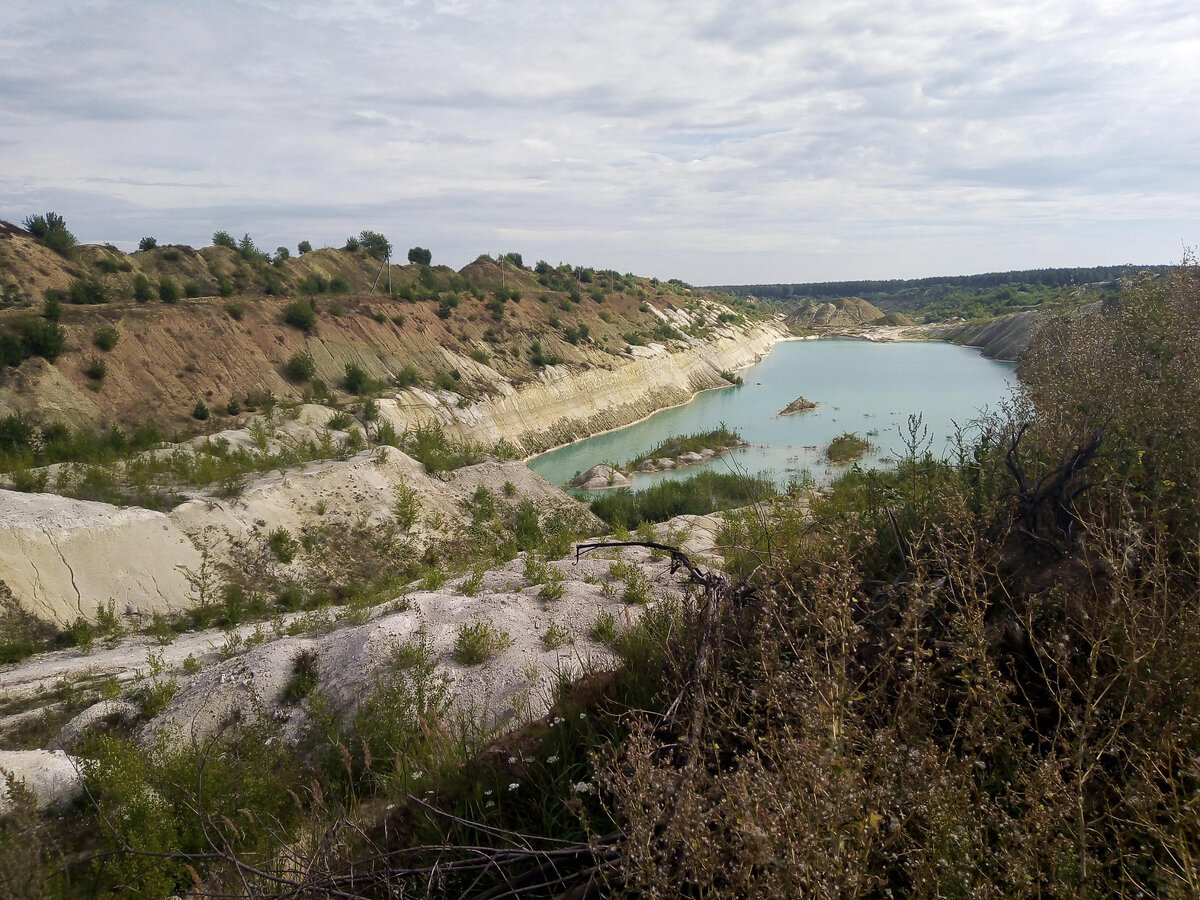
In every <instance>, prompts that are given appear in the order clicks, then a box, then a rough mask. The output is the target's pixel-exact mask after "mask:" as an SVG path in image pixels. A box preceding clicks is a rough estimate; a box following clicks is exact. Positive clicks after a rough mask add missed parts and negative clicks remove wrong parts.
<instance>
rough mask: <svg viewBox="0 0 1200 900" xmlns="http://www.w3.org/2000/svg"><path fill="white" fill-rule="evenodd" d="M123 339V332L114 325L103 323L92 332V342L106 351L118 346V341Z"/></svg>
mask: <svg viewBox="0 0 1200 900" xmlns="http://www.w3.org/2000/svg"><path fill="white" fill-rule="evenodd" d="M120 339H121V332H119V331H117V329H116V327H115V326H113V325H101V326H100V327H99V328H97V329H96V331H95V332H94V333H93V334H92V343H93V344H95V345H96V346H97V347H99V348H100V349H101V350H103V351H105V352H106V353H107V352H108V351H109V350H112V349H113V348H114V347H115V346H117V341H119V340H120Z"/></svg>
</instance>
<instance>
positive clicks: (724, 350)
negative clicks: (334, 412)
mask: <svg viewBox="0 0 1200 900" xmlns="http://www.w3.org/2000/svg"><path fill="white" fill-rule="evenodd" d="M784 336H785V335H784V333H783V331H782V330H780V329H779V328H778V327H777V326H776V325H775V324H774V323H764V324H761V325H757V326H753V327H750V328H746V329H743V330H738V329H732V328H729V329H722V330H721V331H720V332H719V334H718V336H716V337H714V338H710V339H709V340H707V341H704V342H697V343H696V344H694V345H693V346H690V347H687V348H686V349H683V350H676V351H668V350H667V349H666V348H665V347H661V346H652V347H649V348H646V347H642V348H636V349H639V350H644V351H647V352H648V355H647V356H635V357H630V358H627V359H626V360H625V361H623V362H620V363H618V364H617V365H616V366H615V367H614V368H612V369H605V368H588V369H578V368H572V367H569V366H549V367H547V368H546V369H544V370H543V371H542V372H541V374H540V376H539V377H538V379H537V380H535V381H533V382H530V383H528V384H525V385H522V386H520V387H518V388H513V387H511V386H510V385H507V384H503V385H500V386H499V390H500V394H499V396H497V397H493V398H490V399H484V400H481V401H480V402H478V403H474V404H471V405H470V406H468V407H467V408H465V409H459V408H458V407H457V406H456V405H454V404H451V403H447V402H444V401H443V400H441V399H440V398H439V397H437V396H436V395H434V394H432V393H431V392H429V391H424V390H407V391H401V392H400V393H399V394H397V396H396V399H395V400H381V401H380V403H379V409H380V413H381V414H382V415H383V416H384V417H385V418H387V419H389V420H390V421H392V422H393V423H394V424H395V425H396V427H397V428H400V429H403V428H406V427H409V426H411V425H418V424H426V423H430V422H438V423H441V424H442V425H443V426H444V427H445V428H446V430H447V431H448V432H449V433H451V434H453V435H455V436H456V437H458V438H459V439H462V440H467V441H472V442H476V443H482V444H495V443H497V442H499V441H501V440H505V441H508V442H510V443H512V444H515V445H516V446H517V447H519V448H520V449H522V450H523V451H525V452H526V453H536V452H538V451H539V450H545V449H548V448H550V447H555V446H558V445H559V444H566V443H570V442H571V441H574V440H578V439H579V438H583V437H588V436H589V435H592V434H596V433H597V432H601V431H607V430H609V429H612V428H619V427H621V426H622V425H628V424H629V423H631V422H636V421H638V420H640V419H643V418H645V417H646V416H648V415H649V414H650V413H652V412H656V411H657V410H660V409H663V408H665V407H668V406H677V405H679V404H680V403H686V402H687V401H688V400H690V399H691V398H692V396H693V395H694V394H695V393H696V392H697V391H702V390H708V389H710V388H717V387H728V386H729V382H728V381H726V380H725V379H724V378H723V377H721V372H722V371H732V370H734V369H739V368H742V367H743V366H747V365H750V364H751V363H753V362H755V361H757V360H758V359H761V358H762V357H763V356H764V355H766V354H767V353H768V352H769V351H770V349H771V347H772V345H773V344H774V343H775V342H776V341H778V340H780V339H781V338H783V337H784Z"/></svg>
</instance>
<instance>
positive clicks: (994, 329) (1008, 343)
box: [930, 309, 1040, 362]
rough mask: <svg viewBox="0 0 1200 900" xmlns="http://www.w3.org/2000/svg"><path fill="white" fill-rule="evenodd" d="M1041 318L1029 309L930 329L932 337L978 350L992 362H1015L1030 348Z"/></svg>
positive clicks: (1037, 313)
mask: <svg viewBox="0 0 1200 900" xmlns="http://www.w3.org/2000/svg"><path fill="white" fill-rule="evenodd" d="M1039 316H1040V313H1039V312H1038V311H1037V310H1033V309H1027V310H1024V311H1023V312H1018V313H1013V314H1012V315H1008V316H1001V317H1000V318H998V319H989V320H988V321H986V322H970V323H967V324H963V325H939V326H934V328H932V329H931V331H930V336H931V337H937V338H940V339H941V340H946V341H953V342H954V343H956V344H966V345H967V346H968V347H979V348H980V349H981V350H982V351H983V355H984V356H986V357H988V358H989V359H1005V360H1010V361H1013V362H1015V361H1017V360H1019V359H1020V358H1021V357H1022V356H1023V355H1024V354H1025V351H1026V350H1028V349H1029V345H1030V343H1031V342H1032V341H1033V332H1034V330H1035V328H1036V326H1037V320H1038V318H1039Z"/></svg>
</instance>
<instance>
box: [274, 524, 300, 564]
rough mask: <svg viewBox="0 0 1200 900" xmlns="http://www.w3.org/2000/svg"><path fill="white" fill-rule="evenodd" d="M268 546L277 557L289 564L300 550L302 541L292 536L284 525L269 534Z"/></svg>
mask: <svg viewBox="0 0 1200 900" xmlns="http://www.w3.org/2000/svg"><path fill="white" fill-rule="evenodd" d="M267 546H268V547H269V548H270V550H271V553H273V554H274V556H275V558H276V559H277V560H279V561H280V562H281V563H283V564H284V565H287V564H288V563H290V562H291V561H292V560H294V559H295V558H296V554H297V553H299V552H300V543H299V542H298V541H297V540H296V539H295V538H294V537H292V533H291V532H290V531H288V530H287V529H286V528H284V527H283V526H282V525H281V526H279V527H278V528H276V529H274V530H272V531H271V533H270V534H268V535H267Z"/></svg>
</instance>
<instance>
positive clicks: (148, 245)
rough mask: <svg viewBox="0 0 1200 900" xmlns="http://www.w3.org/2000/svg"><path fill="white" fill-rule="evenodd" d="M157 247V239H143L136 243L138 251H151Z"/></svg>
mask: <svg viewBox="0 0 1200 900" xmlns="http://www.w3.org/2000/svg"><path fill="white" fill-rule="evenodd" d="M157 246H158V238H152V237H144V238H142V239H141V240H140V241H138V249H139V250H153V249H154V248H155V247H157Z"/></svg>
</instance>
